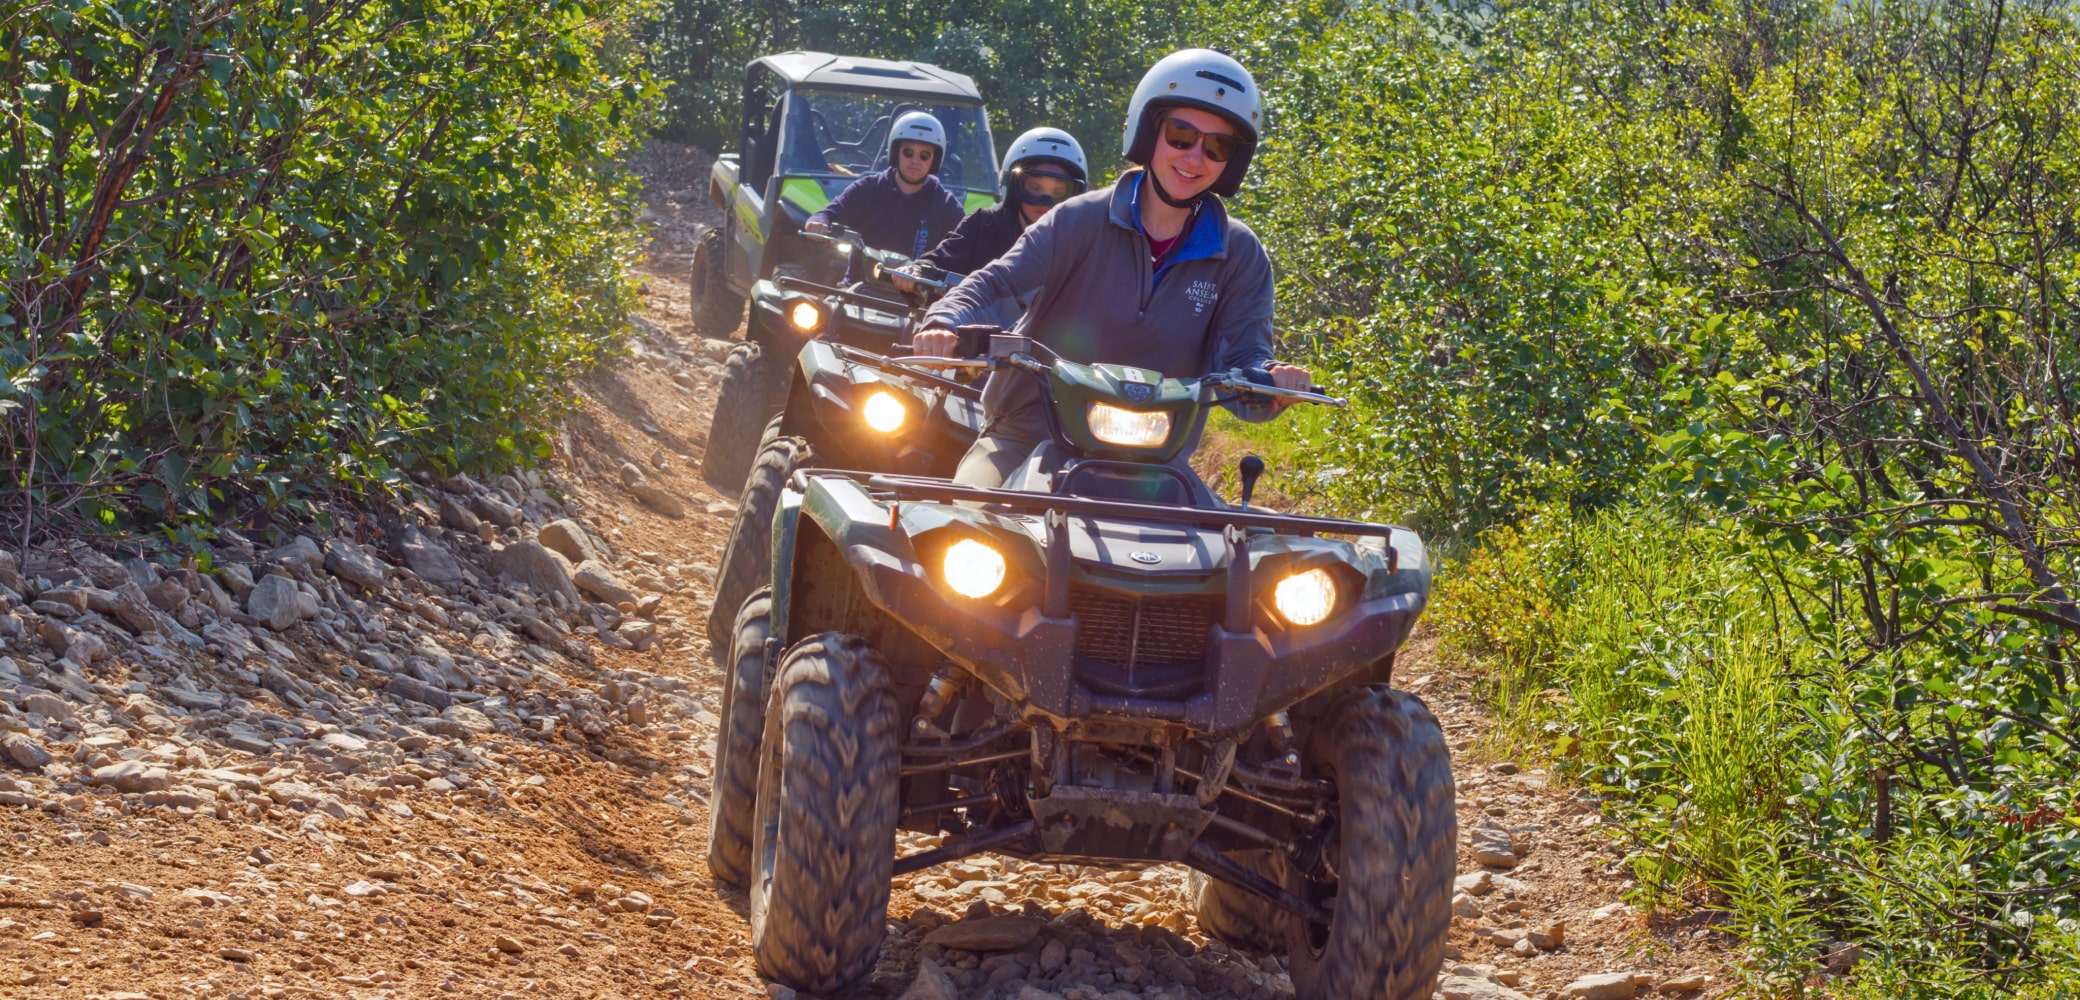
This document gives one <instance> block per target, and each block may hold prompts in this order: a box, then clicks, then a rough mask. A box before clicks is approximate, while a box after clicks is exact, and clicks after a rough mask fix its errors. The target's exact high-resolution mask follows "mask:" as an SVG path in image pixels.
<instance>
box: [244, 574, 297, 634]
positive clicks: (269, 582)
mask: <svg viewBox="0 0 2080 1000" xmlns="http://www.w3.org/2000/svg"><path fill="white" fill-rule="evenodd" d="M302 595H303V592H302V591H300V590H298V589H296V581H294V580H291V579H289V578H288V577H286V576H279V575H274V574H270V575H268V576H264V577H261V578H260V582H258V583H256V584H254V585H253V589H252V591H251V592H249V593H247V594H246V614H249V615H252V616H253V617H255V618H258V619H260V622H261V624H263V625H266V626H267V627H268V628H271V629H273V630H275V631H277V632H280V631H282V630H283V629H286V628H288V627H289V626H291V625H294V624H296V623H297V622H299V621H302V620H303V616H302V614H301V610H300V609H299V608H298V607H297V604H298V600H297V599H298V598H299V597H301V596H302Z"/></svg>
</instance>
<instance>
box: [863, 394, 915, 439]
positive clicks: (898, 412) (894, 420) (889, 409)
mask: <svg viewBox="0 0 2080 1000" xmlns="http://www.w3.org/2000/svg"><path fill="white" fill-rule="evenodd" d="M860 417H861V419H864V420H865V421H866V422H867V426H868V427H872V428H874V429H875V430H877V431H880V432H881V433H883V434H892V433H894V432H895V431H896V430H898V429H899V428H901V427H902V426H903V421H905V420H908V419H910V408H909V407H906V406H904V405H903V401H902V400H900V399H897V398H896V394H895V393H892V392H889V391H888V390H886V389H877V390H875V391H874V393H873V394H871V395H869V396H868V397H867V401H866V402H865V403H862V404H860Z"/></svg>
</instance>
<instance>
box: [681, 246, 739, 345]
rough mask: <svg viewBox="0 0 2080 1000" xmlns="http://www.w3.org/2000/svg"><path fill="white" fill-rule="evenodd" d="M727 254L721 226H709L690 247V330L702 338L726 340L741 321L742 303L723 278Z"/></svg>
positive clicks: (688, 288) (688, 290) (727, 250)
mask: <svg viewBox="0 0 2080 1000" xmlns="http://www.w3.org/2000/svg"><path fill="white" fill-rule="evenodd" d="M728 253H729V245H728V244H727V243H725V242H724V240H723V235H722V227H721V226H709V227H708V228H707V229H706V230H705V231H703V232H702V233H701V235H700V238H699V239H698V240H696V241H695V242H694V244H693V277H692V280H691V282H690V283H689V284H688V286H687V292H688V298H689V299H690V301H691V303H692V308H693V329H694V331H695V332H697V333H700V334H701V335H702V336H707V337H727V336H729V335H730V334H731V333H733V332H735V331H736V329H737V324H738V323H740V322H742V321H743V319H744V300H743V299H742V298H741V297H739V296H738V295H737V294H736V293H735V292H732V291H730V290H729V280H728V277H727V275H725V274H724V267H725V266H726V264H727V256H726V255H727V254H728Z"/></svg>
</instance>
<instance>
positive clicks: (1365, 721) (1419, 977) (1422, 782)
mask: <svg viewBox="0 0 2080 1000" xmlns="http://www.w3.org/2000/svg"><path fill="white" fill-rule="evenodd" d="M1307 743H1308V748H1309V750H1310V753H1309V757H1310V758H1311V759H1312V760H1313V761H1314V762H1315V763H1316V766H1317V767H1318V768H1320V769H1321V770H1323V771H1324V772H1326V773H1327V775H1328V776H1329V777H1331V778H1332V779H1333V780H1334V782H1335V784H1336V795H1337V810H1338V813H1337V815H1338V822H1337V832H1336V835H1335V837H1336V839H1335V840H1334V841H1333V842H1332V843H1331V845H1330V847H1329V859H1330V861H1331V862H1332V865H1331V867H1332V868H1333V869H1334V871H1335V872H1336V874H1337V881H1336V882H1335V883H1333V884H1329V883H1324V882H1319V881H1315V880H1313V879H1310V878H1308V877H1306V876H1305V875H1302V874H1301V873H1300V872H1298V871H1296V870H1294V866H1293V865H1292V863H1291V862H1290V861H1287V862H1284V863H1282V864H1281V865H1280V867H1281V868H1283V869H1285V883H1286V888H1287V889H1289V890H1291V891H1292V892H1294V893H1295V894H1297V895H1301V896H1303V897H1305V898H1308V899H1312V900H1315V901H1317V902H1320V903H1322V904H1323V905H1326V906H1328V907H1329V908H1330V923H1329V925H1328V926H1327V927H1323V926H1321V925H1319V924H1313V923H1311V922H1309V921H1306V920H1301V919H1298V918H1292V919H1285V920H1283V921H1282V923H1283V924H1284V926H1285V929H1286V954H1287V957H1288V959H1289V961H1290V965H1291V970H1292V977H1293V995H1294V996H1295V997H1296V998H1297V1000H1343V998H1346V997H1360V996H1362V997H1379V998H1382V1000H1426V998H1428V997H1429V996H1430V994H1431V991H1432V990H1433V989H1435V987H1436V985H1437V970H1438V968H1439V967H1440V966H1441V965H1442V964H1443V963H1444V945H1445V934H1446V932H1447V931H1448V930H1449V929H1450V925H1451V921H1452V902H1451V896H1452V876H1453V870H1454V862H1455V857H1454V852H1455V851H1456V849H1457V845H1458V830H1459V822H1458V817H1457V816H1456V815H1455V814H1454V812H1453V787H1452V762H1451V756H1450V754H1449V753H1448V752H1447V751H1446V750H1445V745H1444V731H1443V730H1442V729H1441V728H1439V726H1438V724H1437V717H1436V716H1434V715H1431V714H1430V710H1429V709H1428V708H1426V707H1424V705H1423V703H1422V701H1421V700H1420V699H1418V698H1416V696H1414V695H1411V694H1407V693H1405V692H1401V691H1396V690H1394V689H1392V688H1390V687H1387V686H1385V685H1383V684H1371V685H1366V686H1364V687H1358V688H1353V689H1351V690H1350V691H1347V692H1345V693H1344V694H1342V695H1340V696H1338V698H1337V700H1336V702H1335V703H1334V704H1333V705H1331V706H1330V708H1329V711H1328V712H1327V713H1325V714H1324V716H1323V718H1322V722H1321V725H1320V726H1319V727H1318V728H1317V729H1316V730H1315V732H1314V733H1313V734H1311V736H1310V738H1309V740H1308V741H1307Z"/></svg>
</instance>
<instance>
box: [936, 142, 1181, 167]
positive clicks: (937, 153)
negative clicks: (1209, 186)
mask: <svg viewBox="0 0 2080 1000" xmlns="http://www.w3.org/2000/svg"><path fill="white" fill-rule="evenodd" d="M901 152H902V154H903V159H906V160H923V161H924V162H926V163H930V162H932V157H934V156H937V155H939V151H938V150H936V149H933V148H932V147H930V146H904V147H903V148H902V150H901ZM1208 155H1212V154H1210V153H1209V154H1208Z"/></svg>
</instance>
